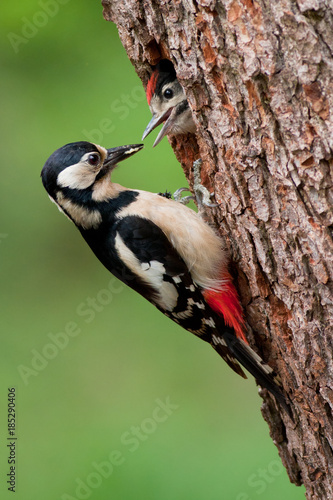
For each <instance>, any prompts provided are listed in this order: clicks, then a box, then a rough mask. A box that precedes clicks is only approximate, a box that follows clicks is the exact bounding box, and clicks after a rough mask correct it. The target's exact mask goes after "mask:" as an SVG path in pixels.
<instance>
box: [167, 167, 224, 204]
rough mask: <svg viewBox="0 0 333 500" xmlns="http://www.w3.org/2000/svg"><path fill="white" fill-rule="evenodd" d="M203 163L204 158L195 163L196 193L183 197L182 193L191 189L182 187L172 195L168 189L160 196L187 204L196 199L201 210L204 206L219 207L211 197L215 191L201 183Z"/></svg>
mask: <svg viewBox="0 0 333 500" xmlns="http://www.w3.org/2000/svg"><path fill="white" fill-rule="evenodd" d="M201 165H202V160H196V161H195V162H194V163H193V176H194V183H193V191H194V195H189V196H184V197H183V198H182V193H183V192H184V191H190V190H189V189H188V188H186V187H182V188H179V189H177V191H175V192H174V193H173V195H172V196H171V194H170V192H169V191H166V192H165V193H158V194H159V195H160V196H164V197H165V198H171V197H172V198H173V199H174V200H175V201H177V202H178V203H182V204H183V205H187V204H188V203H189V202H190V201H196V203H197V205H198V208H199V210H200V209H203V208H204V207H209V208H214V207H218V203H211V202H210V199H211V198H212V197H213V196H214V193H210V192H209V191H208V189H207V188H205V186H203V185H202V184H201V177H200V168H201Z"/></svg>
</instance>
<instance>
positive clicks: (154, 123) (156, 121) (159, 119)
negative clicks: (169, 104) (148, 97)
mask: <svg viewBox="0 0 333 500" xmlns="http://www.w3.org/2000/svg"><path fill="white" fill-rule="evenodd" d="M172 110H173V108H169V109H167V110H166V111H165V112H164V113H163V114H161V115H157V114H154V115H153V117H152V119H151V120H150V122H149V123H148V125H147V127H146V130H145V131H144V133H143V136H142V141H143V140H144V139H145V138H146V137H147V135H149V134H150V132H152V131H153V130H154V129H155V128H156V127H158V126H159V125H160V124H161V123H163V122H167V120H168V118H169V116H170V115H171V112H172ZM165 125H166V123H165ZM165 125H164V126H163V128H162V130H161V131H160V133H159V134H158V137H159V136H161V137H160V138H159V140H158V141H157V139H156V141H155V142H154V146H156V145H157V144H158V143H159V142H160V141H161V139H163V137H164V136H165V135H166V134H167V133H168V132H164V133H163V134H162V131H163V130H164V128H165ZM161 134H162V135H161ZM154 146H153V147H154Z"/></svg>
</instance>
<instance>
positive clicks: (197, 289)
mask: <svg viewBox="0 0 333 500" xmlns="http://www.w3.org/2000/svg"><path fill="white" fill-rule="evenodd" d="M142 147H143V145H141V144H134V145H129V146H120V147H116V148H111V149H105V148H103V147H101V146H98V145H96V144H91V143H89V142H76V143H71V144H67V145H65V146H63V147H62V148H60V149H58V150H57V151H55V152H54V153H53V154H52V155H51V156H50V158H49V159H48V160H47V161H46V163H45V165H44V167H43V170H42V173H41V176H42V181H43V185H44V187H45V189H46V191H47V193H48V194H49V196H50V198H51V200H52V201H54V202H55V203H56V204H57V205H58V208H59V209H60V210H61V211H62V212H64V213H65V215H67V217H68V218H69V219H70V220H72V221H73V222H74V224H75V225H76V226H77V228H78V229H79V231H80V232H81V234H82V236H83V238H84V239H85V240H86V242H87V243H88V245H89V246H90V248H91V249H92V251H93V252H94V254H95V255H96V257H97V258H98V259H99V260H100V261H101V263H102V264H103V265H104V266H105V267H106V268H107V269H108V270H109V271H110V272H111V273H112V274H114V275H115V276H116V277H117V278H119V279H120V280H121V281H123V282H124V283H125V284H127V285H128V286H130V287H131V288H133V289H134V290H136V291H137V292H138V293H140V294H141V295H142V296H143V297H145V298H146V299H147V300H149V301H150V302H151V303H152V304H153V305H154V306H156V307H157V308H158V309H159V310H160V311H161V312H162V313H163V314H165V315H166V316H168V317H169V318H170V319H172V320H173V321H175V322H176V323H178V324H179V325H180V326H182V327H183V328H185V329H186V330H188V331H189V332H191V333H194V334H195V335H197V336H198V337H200V338H201V339H202V340H205V341H206V342H208V343H210V344H211V345H212V347H213V348H214V349H215V350H216V351H217V352H218V353H219V354H220V355H221V356H222V358H223V359H224V360H225V361H226V362H227V363H228V365H229V366H230V367H231V368H232V369H233V370H234V371H235V372H236V373H238V374H239V375H241V376H242V377H244V378H246V375H245V374H244V372H243V370H242V368H241V367H240V365H239V363H240V364H241V365H243V367H244V368H246V369H247V370H248V371H249V372H250V373H251V374H252V375H253V376H254V377H255V378H256V379H257V381H258V382H259V384H260V385H261V386H263V387H266V388H267V389H268V390H269V391H270V392H271V393H272V394H273V395H274V396H275V398H276V399H277V400H278V401H279V402H280V403H281V404H282V405H283V406H284V407H285V408H288V407H287V404H286V402H285V399H284V396H283V395H282V393H281V392H280V388H279V386H278V382H277V381H276V377H275V375H274V373H273V371H272V369H271V368H270V367H269V366H268V365H267V364H266V363H264V361H263V360H262V359H261V358H260V357H259V356H258V355H257V354H256V353H255V352H254V351H253V350H252V349H251V348H250V347H249V345H248V343H247V340H246V338H245V334H244V331H245V327H244V319H243V314H242V308H241V305H240V302H239V299H238V296H237V292H236V289H235V287H234V285H233V283H232V280H231V277H230V274H229V272H228V269H227V266H228V259H227V255H226V251H225V250H224V248H223V242H222V240H221V239H220V238H219V237H218V236H217V235H216V234H215V232H214V231H213V229H212V228H211V227H210V226H209V225H208V224H206V223H205V222H203V220H202V219H201V218H200V217H199V216H198V214H196V213H195V212H194V211H193V210H191V209H189V208H188V207H186V206H184V205H182V204H180V203H177V202H176V201H174V200H171V199H168V198H165V197H162V196H160V195H158V194H153V193H149V192H146V191H140V190H135V189H127V188H125V187H123V186H120V185H119V184H115V183H113V182H112V181H111V179H110V173H111V172H112V170H113V169H114V168H115V166H116V164H117V162H120V161H122V160H124V159H125V158H128V157H129V156H131V155H133V154H134V153H136V152H138V151H140V149H142Z"/></svg>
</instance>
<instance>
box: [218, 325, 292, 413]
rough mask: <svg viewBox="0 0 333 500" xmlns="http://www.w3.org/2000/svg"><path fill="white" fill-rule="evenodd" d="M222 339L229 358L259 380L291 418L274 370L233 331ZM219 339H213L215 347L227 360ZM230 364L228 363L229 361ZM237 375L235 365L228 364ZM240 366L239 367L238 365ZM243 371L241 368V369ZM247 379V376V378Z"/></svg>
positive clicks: (226, 332) (227, 331)
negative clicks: (221, 350)
mask: <svg viewBox="0 0 333 500" xmlns="http://www.w3.org/2000/svg"><path fill="white" fill-rule="evenodd" d="M222 338H223V340H224V342H223V343H225V346H226V347H225V348H224V349H227V350H228V351H229V357H230V358H231V359H233V360H237V361H238V362H239V363H240V364H241V365H242V366H243V367H244V368H245V369H246V370H248V371H249V372H250V373H251V375H253V377H254V378H255V379H256V380H257V382H258V384H259V385H261V386H262V387H264V388H265V389H267V390H268V391H269V392H270V393H271V394H272V395H273V396H274V397H275V399H276V400H277V401H278V402H279V403H280V404H281V405H282V406H283V408H284V409H285V410H286V411H287V412H288V414H289V415H290V416H291V411H290V408H289V406H288V404H287V401H286V398H285V396H284V395H283V393H282V390H281V384H280V382H279V380H278V377H277V375H276V373H275V372H274V370H273V369H272V368H271V367H270V366H268V365H267V364H266V363H265V362H264V361H263V360H262V359H261V357H260V356H259V355H258V354H257V353H256V352H254V351H253V349H251V347H250V346H249V345H248V344H247V343H245V342H244V341H243V340H242V339H239V338H237V337H236V336H235V334H234V333H233V332H232V330H231V329H230V330H225V331H224V332H223V335H222ZM216 340H217V339H214V338H213V342H214V344H213V347H214V348H215V349H216V350H217V352H219V354H221V355H222V357H223V359H225V360H226V361H227V359H226V357H225V353H223V354H222V353H221V352H220V346H221V340H220V338H219V343H218V344H219V347H218V346H217V343H216ZM227 363H228V361H227ZM236 363H237V362H236ZM228 364H229V365H230V366H231V367H232V368H233V369H234V371H236V373H239V371H237V370H236V369H235V367H234V362H233V365H231V364H230V363H228ZM238 366H239V365H238ZM239 369H240V370H241V368H240V367H239ZM241 372H242V373H243V375H242V373H240V375H242V376H244V372H243V370H241ZM245 378H246V376H245Z"/></svg>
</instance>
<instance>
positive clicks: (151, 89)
mask: <svg viewBox="0 0 333 500" xmlns="http://www.w3.org/2000/svg"><path fill="white" fill-rule="evenodd" d="M157 79H158V71H157V69H155V71H153V73H152V75H151V77H150V78H149V80H148V83H147V88H146V96H147V101H148V106H150V101H151V98H152V97H153V95H154V93H155V90H156V84H157Z"/></svg>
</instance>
